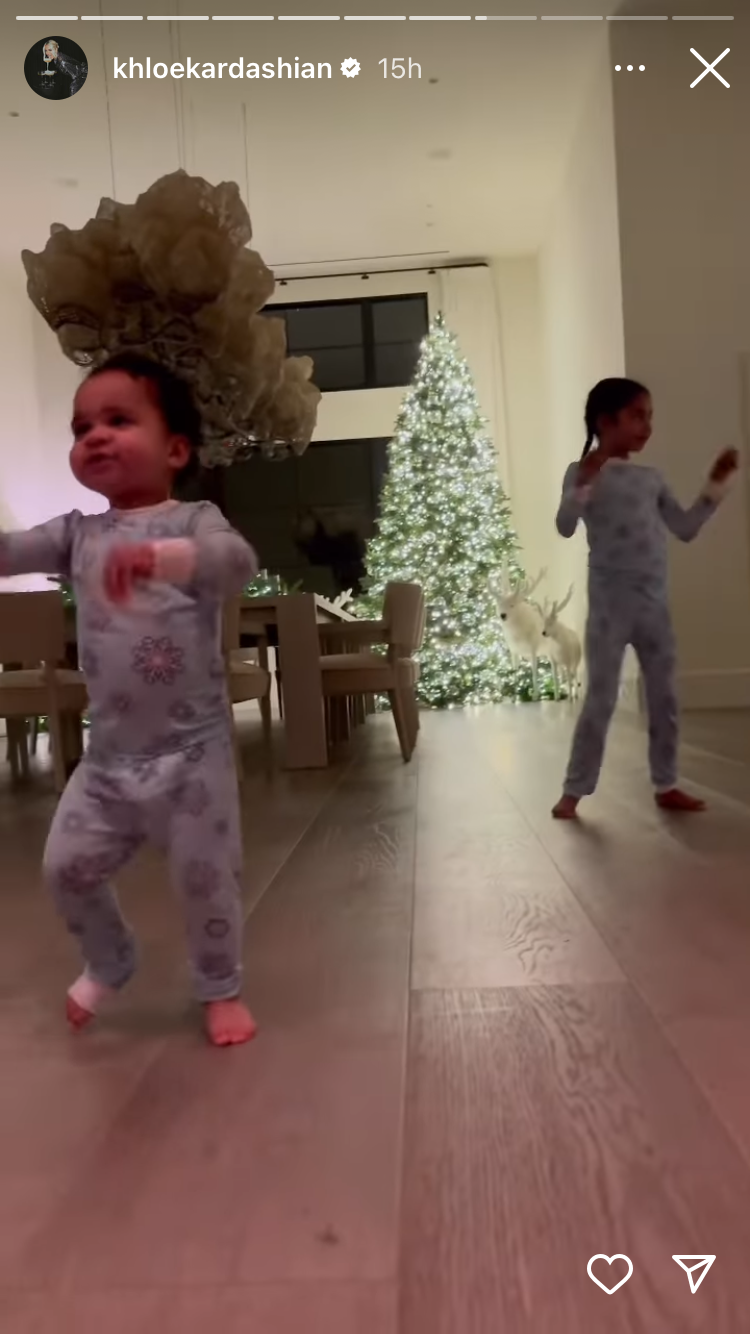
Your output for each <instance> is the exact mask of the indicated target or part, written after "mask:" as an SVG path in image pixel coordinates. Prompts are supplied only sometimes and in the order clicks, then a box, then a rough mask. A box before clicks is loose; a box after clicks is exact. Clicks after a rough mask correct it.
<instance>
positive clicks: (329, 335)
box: [285, 301, 362, 353]
mask: <svg viewBox="0 0 750 1334" xmlns="http://www.w3.org/2000/svg"><path fill="white" fill-rule="evenodd" d="M285 315H286V327H287V336H288V340H289V351H290V352H298V353H299V352H313V351H314V349H315V348H319V347H356V346H361V343H362V307H361V306H360V304H359V302H358V301H355V302H352V303H351V304H349V303H347V304H345V305H342V306H298V307H296V308H294V309H290V310H287V311H286V312H285Z"/></svg>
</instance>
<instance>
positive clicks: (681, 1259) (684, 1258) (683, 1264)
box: [672, 1255, 716, 1293]
mask: <svg viewBox="0 0 750 1334" xmlns="http://www.w3.org/2000/svg"><path fill="white" fill-rule="evenodd" d="M672 1259H673V1260H676V1261H677V1264H678V1265H679V1266H680V1269H684V1270H685V1273H686V1274H687V1276H688V1283H689V1284H690V1291H691V1292H692V1293H696V1292H697V1291H698V1289H699V1287H700V1285H701V1283H702V1282H703V1280H704V1278H705V1277H706V1274H707V1273H708V1271H709V1269H710V1268H711V1265H712V1264H713V1262H714V1260H715V1259H716V1256H715V1255H673V1256H672Z"/></svg>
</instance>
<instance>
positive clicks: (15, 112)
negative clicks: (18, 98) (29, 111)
mask: <svg viewBox="0 0 750 1334" xmlns="http://www.w3.org/2000/svg"><path fill="white" fill-rule="evenodd" d="M20 114H21V113H20V111H9V112H8V115H9V116H20Z"/></svg>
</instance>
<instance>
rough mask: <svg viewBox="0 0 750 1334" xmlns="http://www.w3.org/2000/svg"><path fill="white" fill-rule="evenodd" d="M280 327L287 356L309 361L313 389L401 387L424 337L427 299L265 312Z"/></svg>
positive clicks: (423, 296) (416, 297)
mask: <svg viewBox="0 0 750 1334" xmlns="http://www.w3.org/2000/svg"><path fill="white" fill-rule="evenodd" d="M264 313H265V314H266V315H269V316H271V317H274V316H275V317H276V318H281V319H283V320H284V323H285V324H286V334H287V348H288V351H289V355H290V356H297V357H300V356H308V357H312V359H313V362H314V364H315V370H314V372H313V379H314V381H315V383H316V384H317V386H318V388H319V389H322V390H323V391H324V392H326V393H332V392H335V391H336V390H340V389H389V388H392V387H396V386H402V385H407V384H408V383H409V381H410V380H411V378H412V376H413V374H414V371H415V369H416V365H417V360H418V358H419V346H420V343H421V341H422V339H423V338H424V336H425V334H426V333H427V326H428V315H427V296H426V294H424V293H422V292H419V293H417V294H416V295H414V296H395V297H393V296H385V297H372V298H369V299H366V300H363V301H326V302H322V303H318V304H314V305H313V304H312V303H311V304H306V305H301V306H283V305H279V306H267V307H266V310H265V312H264Z"/></svg>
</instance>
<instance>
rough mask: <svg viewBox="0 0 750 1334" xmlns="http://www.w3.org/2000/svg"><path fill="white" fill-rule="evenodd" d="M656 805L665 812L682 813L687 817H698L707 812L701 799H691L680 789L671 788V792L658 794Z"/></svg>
mask: <svg viewBox="0 0 750 1334" xmlns="http://www.w3.org/2000/svg"><path fill="white" fill-rule="evenodd" d="M656 804H657V806H659V807H660V808H661V810H663V811H681V812H682V813H683V814H686V815H696V814H697V813H698V812H699V811H705V809H706V803H705V801H701V800H700V798H699V797H691V796H690V794H689V793H688V792H683V791H682V789H681V788H679V787H673V788H670V790H669V792H657V794H656Z"/></svg>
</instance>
